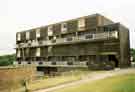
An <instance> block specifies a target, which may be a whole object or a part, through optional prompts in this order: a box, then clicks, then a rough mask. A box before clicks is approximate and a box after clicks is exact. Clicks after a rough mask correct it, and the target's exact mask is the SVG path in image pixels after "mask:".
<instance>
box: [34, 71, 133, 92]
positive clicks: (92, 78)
mask: <svg viewBox="0 0 135 92" xmlns="http://www.w3.org/2000/svg"><path fill="white" fill-rule="evenodd" d="M127 73H135V69H131V68H130V69H116V70H112V71H105V72H100V73H95V72H94V73H91V74H90V75H89V76H87V77H83V78H82V79H81V80H79V81H75V82H71V83H66V84H62V85H58V86H55V87H51V88H46V89H41V90H37V91H34V92H50V91H54V90H56V89H61V88H65V87H70V86H74V85H80V84H83V83H87V82H93V81H95V80H100V79H104V78H107V77H112V76H115V75H120V74H127Z"/></svg>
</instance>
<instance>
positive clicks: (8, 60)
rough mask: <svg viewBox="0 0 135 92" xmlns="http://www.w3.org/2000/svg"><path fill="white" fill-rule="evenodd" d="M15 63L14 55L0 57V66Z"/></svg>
mask: <svg viewBox="0 0 135 92" xmlns="http://www.w3.org/2000/svg"><path fill="white" fill-rule="evenodd" d="M13 61H15V54H11V55H3V56H0V66H8V65H12V64H13Z"/></svg>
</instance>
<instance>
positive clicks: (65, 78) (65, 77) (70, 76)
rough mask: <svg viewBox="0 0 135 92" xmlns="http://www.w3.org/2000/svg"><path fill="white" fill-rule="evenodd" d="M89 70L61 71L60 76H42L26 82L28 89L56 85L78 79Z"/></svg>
mask: <svg viewBox="0 0 135 92" xmlns="http://www.w3.org/2000/svg"><path fill="white" fill-rule="evenodd" d="M90 72H91V71H85V70H81V71H72V72H66V73H63V74H62V76H57V77H54V78H43V79H40V80H37V81H34V82H30V83H28V89H29V90H30V91H33V90H37V89H42V88H48V87H53V86H56V85H60V84H63V83H67V82H72V81H76V80H80V79H81V78H82V77H83V76H85V75H87V74H89V73H90Z"/></svg>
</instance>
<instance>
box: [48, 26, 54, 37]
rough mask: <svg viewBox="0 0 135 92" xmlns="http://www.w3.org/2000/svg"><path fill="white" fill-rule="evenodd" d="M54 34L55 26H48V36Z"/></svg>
mask: <svg viewBox="0 0 135 92" xmlns="http://www.w3.org/2000/svg"><path fill="white" fill-rule="evenodd" d="M52 35H53V26H48V36H52Z"/></svg>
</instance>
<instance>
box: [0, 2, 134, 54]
mask: <svg viewBox="0 0 135 92" xmlns="http://www.w3.org/2000/svg"><path fill="white" fill-rule="evenodd" d="M134 9H135V0H0V55H4V54H10V53H15V49H14V47H15V39H16V38H15V37H16V36H15V35H16V32H19V31H23V30H27V29H31V28H35V27H39V26H43V25H47V24H52V23H55V22H60V21H64V20H68V19H72V18H77V17H80V16H85V15H91V14H95V13H100V14H102V15H104V16H106V17H108V18H109V19H111V20H113V21H114V22H121V23H122V24H123V25H125V26H126V27H128V28H129V29H130V46H131V48H135V12H134Z"/></svg>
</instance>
